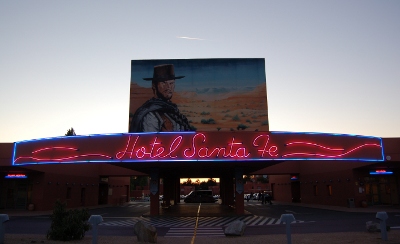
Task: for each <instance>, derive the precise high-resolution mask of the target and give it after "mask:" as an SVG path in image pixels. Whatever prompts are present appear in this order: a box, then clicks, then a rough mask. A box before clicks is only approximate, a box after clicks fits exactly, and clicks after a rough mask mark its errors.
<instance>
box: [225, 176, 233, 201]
mask: <svg viewBox="0 0 400 244" xmlns="http://www.w3.org/2000/svg"><path fill="white" fill-rule="evenodd" d="M233 187H234V182H233V175H230V176H228V177H226V178H225V183H224V188H225V201H226V202H225V205H230V206H233V204H234V200H235V197H234V196H233V194H234V193H235V192H234V191H235V190H234V188H233Z"/></svg>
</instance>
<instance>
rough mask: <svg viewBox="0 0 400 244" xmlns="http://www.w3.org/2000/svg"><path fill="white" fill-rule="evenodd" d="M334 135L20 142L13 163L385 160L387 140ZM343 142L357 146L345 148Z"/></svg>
mask: <svg viewBox="0 0 400 244" xmlns="http://www.w3.org/2000/svg"><path fill="white" fill-rule="evenodd" d="M329 135H332V134H322V133H308V134H305V133H275V132H250V133H230V132H222V133H221V132H191V133H180V132H169V133H156V132H153V133H120V134H110V135H94V136H93V135H91V136H80V137H69V138H66V137H57V138H53V139H51V138H46V139H43V140H30V141H24V142H15V143H14V152H13V160H12V161H13V165H29V164H51V163H53V164H56V163H60V162H62V163H85V162H86V163H87V162H103V163H112V162H126V163H128V162H131V163H135V162H147V161H149V162H154V161H162V162H174V161H187V162H190V161H191V162H195V161H199V162H200V161H210V162H211V161H231V160H240V161H243V162H245V161H246V162H247V161H248V162H251V161H261V160H333V159H335V160H352V161H354V160H361V161H383V160H384V154H383V144H382V139H381V138H377V137H360V136H342V138H340V137H339V136H335V137H331V138H327V136H329ZM296 138H297V139H296ZM300 138H301V139H300ZM299 139H300V140H299ZM327 139H328V140H327ZM321 142H322V143H321ZM65 143H68V145H65ZM341 143H343V144H345V145H347V148H349V149H351V150H349V149H341V148H340V147H342V146H340V145H341ZM332 145H339V146H332ZM362 147H368V151H364V150H366V149H363V150H360V148H362ZM372 147H373V148H372ZM347 150H349V151H347ZM93 152H98V154H96V153H93ZM350 153H351V154H350ZM78 154H81V155H78ZM282 155H283V156H282ZM350 156H351V158H350Z"/></svg>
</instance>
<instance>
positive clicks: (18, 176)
mask: <svg viewBox="0 0 400 244" xmlns="http://www.w3.org/2000/svg"><path fill="white" fill-rule="evenodd" d="M4 178H6V179H26V178H28V176H27V175H26V174H7V175H6V176H4Z"/></svg>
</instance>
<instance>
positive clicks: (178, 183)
mask: <svg viewBox="0 0 400 244" xmlns="http://www.w3.org/2000/svg"><path fill="white" fill-rule="evenodd" d="M180 202H181V179H180V178H179V177H178V176H176V177H175V201H174V205H177V204H178V203H180Z"/></svg>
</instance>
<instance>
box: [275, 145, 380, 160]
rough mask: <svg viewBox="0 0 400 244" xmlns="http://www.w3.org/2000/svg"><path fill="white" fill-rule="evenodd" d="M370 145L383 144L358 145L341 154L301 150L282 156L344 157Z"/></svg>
mask: <svg viewBox="0 0 400 244" xmlns="http://www.w3.org/2000/svg"><path fill="white" fill-rule="evenodd" d="M368 146H372V147H379V148H380V147H381V145H378V144H370V143H366V144H363V145H360V146H358V147H355V148H353V149H351V150H349V151H347V152H345V153H341V154H337V155H325V154H320V153H302V152H299V153H288V154H284V155H282V157H291V156H300V155H301V156H315V157H324V158H337V157H343V156H345V155H347V154H349V153H351V152H354V151H356V150H358V149H360V148H362V147H368Z"/></svg>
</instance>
